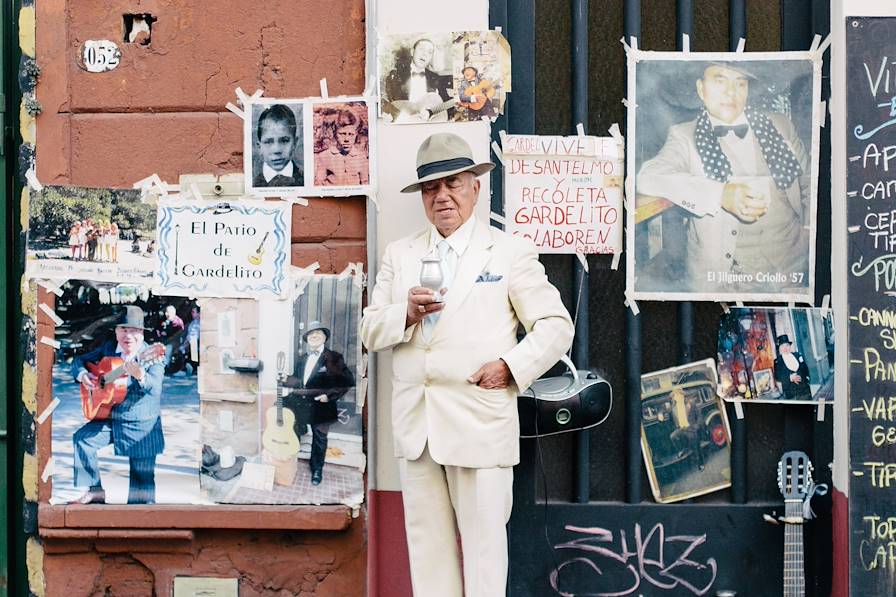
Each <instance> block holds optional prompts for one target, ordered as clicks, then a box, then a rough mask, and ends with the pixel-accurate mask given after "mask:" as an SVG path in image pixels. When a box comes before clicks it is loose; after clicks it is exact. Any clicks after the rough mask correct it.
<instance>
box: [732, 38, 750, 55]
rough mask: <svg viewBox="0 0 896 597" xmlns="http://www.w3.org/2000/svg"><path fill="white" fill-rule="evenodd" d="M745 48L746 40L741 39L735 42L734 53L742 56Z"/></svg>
mask: <svg viewBox="0 0 896 597" xmlns="http://www.w3.org/2000/svg"><path fill="white" fill-rule="evenodd" d="M746 47H747V40H746V39H744V38H743V37H742V38H740V39H739V40H737V49H735V50H734V51H735V52H737V53H738V54H742V53H743V51H744V49H745V48H746Z"/></svg>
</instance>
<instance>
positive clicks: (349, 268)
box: [336, 263, 355, 280]
mask: <svg viewBox="0 0 896 597" xmlns="http://www.w3.org/2000/svg"><path fill="white" fill-rule="evenodd" d="M354 271H355V264H354V263H349V264H348V265H346V266H345V269H344V270H342V271H341V272H339V275H337V276H336V279H337V280H345V279H346V278H348V277H349V276H350V275H352V274H353V273H354Z"/></svg>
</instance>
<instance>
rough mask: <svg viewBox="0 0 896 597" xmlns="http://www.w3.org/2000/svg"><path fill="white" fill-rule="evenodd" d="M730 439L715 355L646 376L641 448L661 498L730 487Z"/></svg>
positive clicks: (680, 497)
mask: <svg viewBox="0 0 896 597" xmlns="http://www.w3.org/2000/svg"><path fill="white" fill-rule="evenodd" d="M730 437H731V435H730V430H729V427H728V417H727V415H726V413H725V408H724V406H723V404H722V402H721V400H720V399H719V397H718V396H717V395H716V371H715V363H714V362H713V360H712V359H707V360H705V361H700V362H697V363H691V364H688V365H683V366H681V367H673V368H671V369H665V370H663V371H656V372H654V373H648V374H645V375H642V376H641V446H642V450H643V453H644V463H645V464H646V466H647V473H648V476H649V478H650V486H651V489H652V490H653V497H654V498H655V499H656V500H657V501H658V502H661V503H669V502H676V501H680V500H684V499H688V498H691V497H695V496H698V495H703V494H705V493H710V492H712V491H717V490H719V489H724V488H726V487H730V486H731V443H730Z"/></svg>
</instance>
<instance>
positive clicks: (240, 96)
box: [233, 87, 249, 108]
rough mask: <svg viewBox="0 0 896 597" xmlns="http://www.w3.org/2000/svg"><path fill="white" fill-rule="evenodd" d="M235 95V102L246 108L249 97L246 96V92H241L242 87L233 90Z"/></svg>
mask: <svg viewBox="0 0 896 597" xmlns="http://www.w3.org/2000/svg"><path fill="white" fill-rule="evenodd" d="M233 91H234V93H236V97H237V101H238V102H239V103H240V105H241V106H242V107H244V108H245V107H246V104H248V103H249V96H248V95H246V92H245V91H243V89H242V87H237V88H236V89H234V90H233Z"/></svg>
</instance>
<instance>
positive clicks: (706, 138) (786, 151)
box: [694, 106, 803, 191]
mask: <svg viewBox="0 0 896 597" xmlns="http://www.w3.org/2000/svg"><path fill="white" fill-rule="evenodd" d="M744 114H745V115H746V117H747V122H749V125H746V124H740V125H737V126H712V125H711V124H710V122H709V114H707V113H706V110H704V111H703V112H702V113H701V114H700V116H699V117H698V118H697V126H696V130H695V138H694V142H695V143H696V144H697V153H698V154H699V155H700V159H701V161H702V162H703V173H704V174H705V175H706V176H707V178H711V179H712V180H717V181H719V182H728V179H730V178H731V162H730V160H729V159H728V156H726V155H725V152H724V151H722V147H721V145H719V137H721V136H723V135H727V134H728V131H729V130H733V131H734V133H735V134H736V135H737V136H738V137H740V138H743V137H744V135H746V134H747V130H748V129H749V127H753V132H754V133H755V135H756V140H757V141H758V142H759V149H760V150H762V157H763V158H765V162H766V164H768V169H769V171H770V172H771V175H772V178H773V179H774V181H775V186H776V187H778V189H780V190H782V191H786V190H787V189H788V188H789V187H790V185H792V184H793V182H794V181H795V180H796V179H797V178H798V177H800V176H802V174H803V168H802V166H800V163H799V160H797V159H796V156H795V155H794V154H793V151H792V150H791V149H790V147H789V146H788V145H787V141H785V140H784V137H783V136H782V135H781V133H780V132H779V131H778V129H777V128H776V127H775V125H774V124H773V123H772V121H771V119H770V118H769V117H768V116H766V115H765V114H763V113H761V112H758V111H756V110H755V109H753V108H752V107H749V106H748V107H747V109H746V110H745V111H744ZM741 127H742V131H741V130H738V129H741ZM717 129H726V130H724V131H723V132H721V134H720V133H719V132H717Z"/></svg>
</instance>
